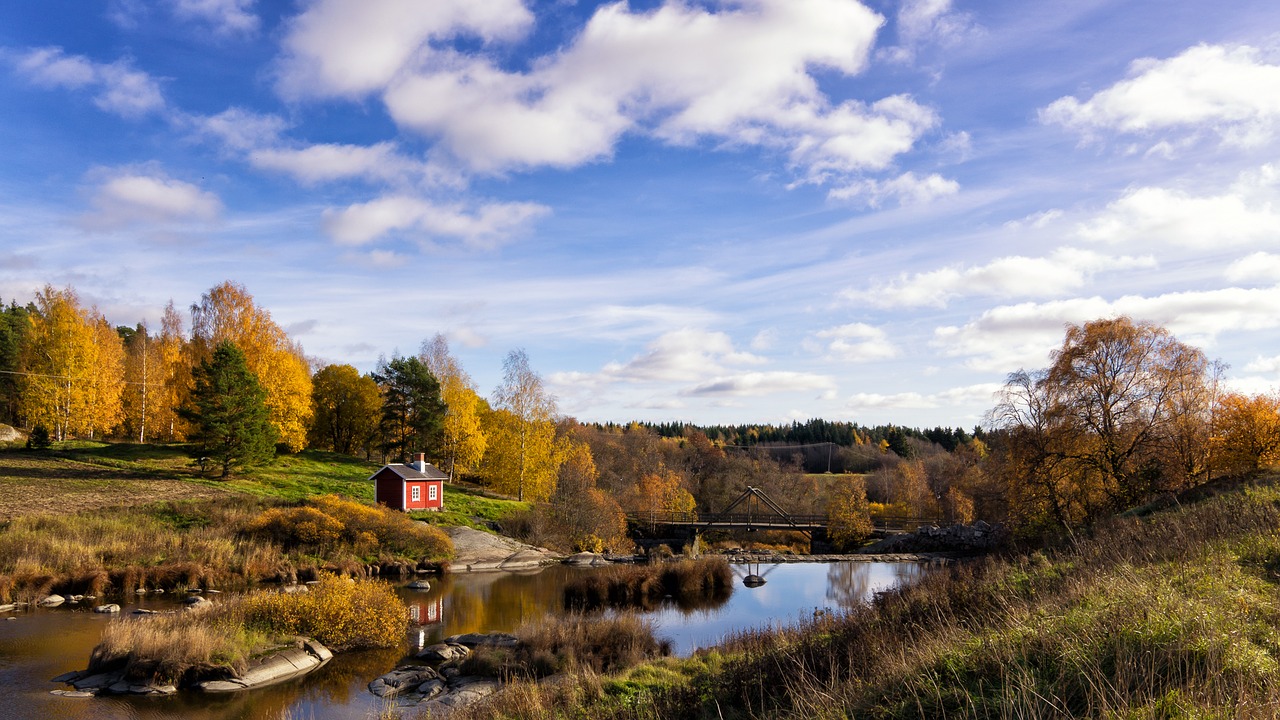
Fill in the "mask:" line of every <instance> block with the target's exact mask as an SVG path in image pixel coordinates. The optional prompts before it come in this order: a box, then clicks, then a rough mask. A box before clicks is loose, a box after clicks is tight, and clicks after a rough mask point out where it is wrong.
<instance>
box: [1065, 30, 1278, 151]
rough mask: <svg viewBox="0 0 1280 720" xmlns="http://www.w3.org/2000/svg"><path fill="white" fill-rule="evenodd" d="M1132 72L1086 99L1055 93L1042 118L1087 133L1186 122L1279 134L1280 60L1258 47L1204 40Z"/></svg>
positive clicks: (1246, 135) (1235, 133)
mask: <svg viewBox="0 0 1280 720" xmlns="http://www.w3.org/2000/svg"><path fill="white" fill-rule="evenodd" d="M1129 75H1130V77H1129V79H1127V80H1122V81H1120V82H1118V83H1116V84H1115V85H1113V86H1111V87H1110V88H1107V89H1106V90H1103V91H1101V92H1099V93H1097V94H1095V95H1094V96H1093V97H1091V98H1089V99H1088V100H1085V101H1083V102H1082V101H1080V100H1078V99H1076V98H1074V97H1064V98H1061V99H1059V100H1056V101H1054V102H1053V103H1052V104H1050V105H1049V106H1048V107H1046V108H1044V109H1043V110H1042V111H1041V112H1040V119H1041V120H1042V121H1043V122H1047V123H1057V124H1060V125H1064V126H1066V127H1069V128H1072V129H1075V130H1078V131H1080V132H1083V133H1085V134H1086V135H1088V134H1092V133H1094V132H1096V131H1100V130H1110V131H1116V132H1122V133H1141V134H1146V133H1152V132H1157V131H1162V130H1183V131H1189V132H1192V133H1196V132H1208V133H1212V134H1215V135H1217V136H1219V137H1220V138H1222V140H1223V141H1225V142H1228V143H1239V144H1245V145H1250V144H1256V143H1258V142H1263V141H1266V140H1270V139H1272V138H1273V137H1274V130H1275V123H1276V120H1277V119H1280V65H1275V64H1270V63H1268V62H1267V61H1266V60H1265V59H1264V58H1263V56H1262V53H1261V51H1259V50H1258V49H1256V48H1252V47H1249V46H1247V45H1241V46H1230V47H1228V46H1221V45H1197V46H1195V47H1192V48H1189V49H1187V50H1186V51H1184V52H1183V53H1182V54H1181V55H1178V56H1177V57H1173V58H1169V59H1166V60H1158V59H1154V58H1145V59H1142V60H1138V61H1135V62H1134V63H1133V64H1132V65H1131V66H1130V69H1129Z"/></svg>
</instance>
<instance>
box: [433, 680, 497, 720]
mask: <svg viewBox="0 0 1280 720" xmlns="http://www.w3.org/2000/svg"><path fill="white" fill-rule="evenodd" d="M464 680H465V682H464ZM501 687H502V684H501V683H499V682H498V681H497V680H481V679H472V678H465V679H464V678H459V681H458V684H456V685H450V687H449V692H448V693H446V694H444V695H441V696H440V697H437V698H434V699H432V700H428V701H426V702H424V703H422V704H420V705H418V707H420V708H426V709H427V710H429V711H431V713H433V714H432V715H431V717H434V713H437V712H440V713H445V712H449V711H451V710H457V709H458V708H464V707H467V706H469V705H474V704H476V703H478V702H480V701H481V700H483V699H484V698H487V697H489V696H490V695H492V694H494V693H496V692H498V690H499V688H501Z"/></svg>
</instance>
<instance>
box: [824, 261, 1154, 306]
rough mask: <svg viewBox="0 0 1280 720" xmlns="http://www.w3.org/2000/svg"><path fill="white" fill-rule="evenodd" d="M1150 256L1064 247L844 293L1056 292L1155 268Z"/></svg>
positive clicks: (887, 302) (885, 298)
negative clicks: (1106, 275)
mask: <svg viewBox="0 0 1280 720" xmlns="http://www.w3.org/2000/svg"><path fill="white" fill-rule="evenodd" d="M1155 265H1156V261H1155V259H1154V258H1152V257H1150V256H1143V257H1131V256H1127V255H1126V256H1114V255H1102V254H1100V253H1095V252H1091V251H1088V250H1079V249H1075V248H1059V249H1058V250H1056V251H1055V252H1054V253H1053V254H1051V255H1049V256H1047V257H1038V258H1033V257H1023V256H1010V257H1003V258H997V259H995V260H992V261H991V262H989V263H987V264H985V265H976V266H967V265H965V264H963V263H960V264H956V265H950V266H947V267H943V268H940V269H938V270H932V271H929V272H923V273H914V274H906V273H903V274H902V275H900V276H899V277H898V278H897V279H895V280H892V281H889V282H885V283H879V284H876V285H873V286H872V287H870V288H867V289H865V290H853V289H850V290H845V291H843V292H842V293H841V297H843V298H844V299H846V300H857V301H858V302H865V303H870V304H872V305H875V306H877V307H921V306H934V307H946V305H947V304H948V303H949V302H951V301H952V300H954V299H955V298H958V297H969V296H989V297H1001V298H1017V297H1054V296H1056V295H1063V294H1066V293H1068V292H1071V291H1074V290H1078V289H1080V288H1082V287H1084V286H1085V285H1086V283H1088V281H1089V280H1091V279H1092V278H1093V276H1094V275H1095V274H1097V273H1100V272H1106V271H1114V270H1125V269H1132V268H1150V267H1155Z"/></svg>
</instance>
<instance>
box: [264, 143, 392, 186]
mask: <svg viewBox="0 0 1280 720" xmlns="http://www.w3.org/2000/svg"><path fill="white" fill-rule="evenodd" d="M249 162H250V164H252V165H253V166H254V167H257V168H262V169H266V170H277V171H279V172H283V173H287V174H289V175H292V176H293V177H294V178H296V179H297V180H298V181H300V182H302V183H304V184H307V185H314V184H316V183H321V182H328V181H332V180H343V179H348V178H366V179H371V180H380V181H384V182H385V181H394V180H397V179H400V178H403V177H405V176H407V175H409V174H411V173H412V172H413V170H414V169H415V167H416V166H417V163H415V162H414V161H412V160H409V159H408V158H406V157H404V156H402V155H400V154H399V153H397V151H396V147H395V145H394V144H393V143H389V142H382V143H378V144H376V145H369V146H365V145H335V144H323V145H311V146H309V147H305V148H300V149H283V148H263V149H259V150H253V151H251V152H250V153H249Z"/></svg>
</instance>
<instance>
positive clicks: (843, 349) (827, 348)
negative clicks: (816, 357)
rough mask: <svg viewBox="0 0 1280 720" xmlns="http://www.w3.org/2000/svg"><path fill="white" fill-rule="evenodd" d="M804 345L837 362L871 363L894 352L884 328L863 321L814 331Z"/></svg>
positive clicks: (895, 348) (896, 351) (894, 354)
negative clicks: (812, 338)
mask: <svg viewBox="0 0 1280 720" xmlns="http://www.w3.org/2000/svg"><path fill="white" fill-rule="evenodd" d="M814 338H816V339H814V340H809V341H807V342H806V344H805V345H806V347H807V348H808V349H810V350H811V351H814V352H822V353H825V354H826V356H827V357H828V358H830V359H832V360H837V361H840V362H872V361H875V360H888V359H889V358H892V357H896V356H897V355H898V348H897V347H896V346H895V345H894V344H893V343H892V342H890V341H889V336H888V335H887V334H885V331H884V330H882V329H880V328H878V327H872V326H871V325H867V324H865V323H849V324H847V325H841V326H839V327H834V328H829V329H827V330H821V331H819V332H816V333H814Z"/></svg>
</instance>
